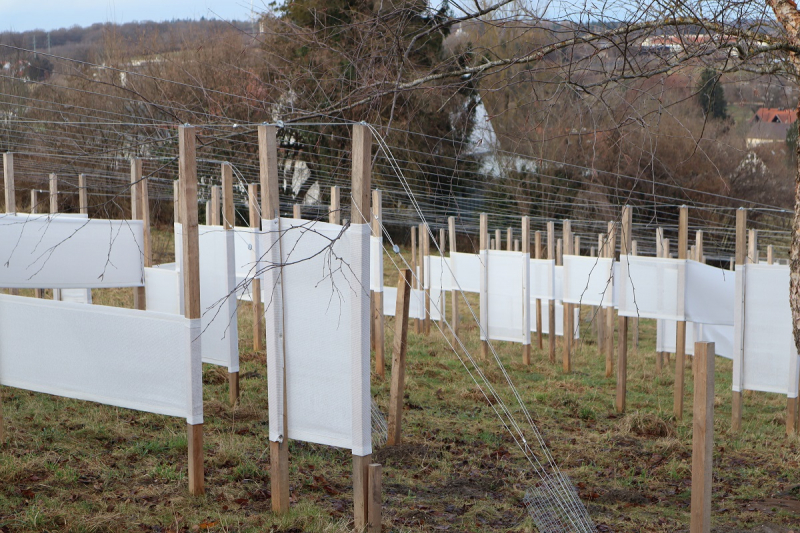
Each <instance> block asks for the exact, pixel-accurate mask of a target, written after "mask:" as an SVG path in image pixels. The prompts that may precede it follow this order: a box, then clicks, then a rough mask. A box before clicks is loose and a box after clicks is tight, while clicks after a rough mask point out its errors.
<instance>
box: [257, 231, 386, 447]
mask: <svg viewBox="0 0 800 533" xmlns="http://www.w3.org/2000/svg"><path fill="white" fill-rule="evenodd" d="M279 223H280V233H277V230H278V224H279ZM262 228H264V229H265V230H267V235H268V236H267V241H268V242H267V244H266V245H265V246H264V247H263V249H264V250H269V252H268V261H269V262H270V263H271V265H269V264H267V265H265V266H266V267H269V266H278V265H281V264H283V265H284V266H283V267H282V268H272V269H270V270H269V271H268V272H272V273H275V275H272V276H265V278H266V279H265V284H266V288H265V292H266V293H267V294H270V295H272V297H271V300H269V301H268V302H267V304H266V313H265V315H266V323H267V327H268V328H270V329H268V331H271V332H273V333H272V334H271V335H268V336H267V340H268V346H267V354H268V358H267V368H268V370H267V373H268V376H269V377H270V380H269V409H270V439H271V440H273V441H280V440H282V439H283V437H284V435H286V436H288V438H291V439H296V440H303V441H307V442H316V443H319V444H327V445H331V446H339V447H343V448H349V449H351V450H352V451H353V454H355V455H358V456H364V455H367V454H370V453H372V442H371V440H372V435H371V422H370V416H371V410H370V385H369V377H370V376H369V361H370V351H369V302H370V297H369V287H370V284H369V276H370V272H369V270H370V268H369V256H370V254H369V234H370V229H369V226H368V225H365V224H354V225H351V226H350V228H348V229H347V231H345V232H344V234H341V232H342V227H341V226H337V225H333V224H327V223H324V222H310V221H308V220H295V219H284V218H282V219H280V222H279V221H278V220H277V219H276V220H264V221H263V222H262ZM340 234H341V235H340ZM278 235H280V245H279V246H270V245H271V244H272V243H273V242H274V241H275V239H276V238H277V237H278ZM337 237H338V238H337ZM278 272H280V275H279V274H278ZM279 281H280V284H279V283H278V282H279ZM279 294H280V296H278V295H279ZM281 323H282V325H283V327H282V328H281V327H280V324H281ZM271 328H274V329H271ZM309 328H311V329H309ZM281 332H283V335H281ZM281 341H282V342H281ZM278 344H282V349H281V348H278V347H277V345H278ZM282 369H285V380H286V406H284V405H283V390H282V388H281V387H279V386H274V385H277V382H278V381H282V380H281V377H282V376H283V372H282ZM284 409H285V412H286V413H287V417H288V427H287V428H284V427H283V413H284Z"/></svg>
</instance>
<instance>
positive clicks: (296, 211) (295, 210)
mask: <svg viewBox="0 0 800 533" xmlns="http://www.w3.org/2000/svg"><path fill="white" fill-rule="evenodd" d="M292 217H293V218H296V219H302V218H303V207H302V206H301V205H300V204H294V205H292Z"/></svg>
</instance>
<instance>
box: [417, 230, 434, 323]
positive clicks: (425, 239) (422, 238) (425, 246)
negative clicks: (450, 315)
mask: <svg viewBox="0 0 800 533" xmlns="http://www.w3.org/2000/svg"><path fill="white" fill-rule="evenodd" d="M419 232H420V233H419V252H420V258H419V264H420V271H421V272H422V275H421V276H420V281H421V282H422V284H423V288H424V290H425V295H424V300H423V302H424V305H425V310H424V317H425V318H423V320H422V329H423V332H424V333H425V335H430V334H431V288H430V287H429V286H426V283H425V279H426V278H427V277H430V273H429V272H426V268H425V258H426V257H429V256H430V255H431V238H430V228H429V227H428V225H427V224H420V228H419Z"/></svg>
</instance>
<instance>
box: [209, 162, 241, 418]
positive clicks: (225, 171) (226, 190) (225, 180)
mask: <svg viewBox="0 0 800 533" xmlns="http://www.w3.org/2000/svg"><path fill="white" fill-rule="evenodd" d="M217 196H219V194H218V193H217ZM217 205H218V206H219V198H217ZM219 212H220V209H219V208H217V209H215V210H214V213H215V215H216V216H217V217H219ZM235 216H236V214H235V212H234V209H233V168H232V167H231V164H230V163H222V227H223V228H224V230H225V231H233V227H234V223H235V221H236V218H235ZM228 400H229V401H230V403H231V405H236V402H238V401H239V372H238V371H237V372H228Z"/></svg>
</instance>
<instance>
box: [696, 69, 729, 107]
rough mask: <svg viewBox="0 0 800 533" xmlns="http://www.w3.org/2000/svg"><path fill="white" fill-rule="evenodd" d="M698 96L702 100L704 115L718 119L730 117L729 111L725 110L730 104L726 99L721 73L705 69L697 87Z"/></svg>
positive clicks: (701, 105)
mask: <svg viewBox="0 0 800 533" xmlns="http://www.w3.org/2000/svg"><path fill="white" fill-rule="evenodd" d="M697 98H698V99H699V100H700V107H701V108H703V115H704V116H706V117H709V118H718V119H725V118H728V113H727V112H726V111H725V108H726V107H727V105H728V104H727V102H726V101H725V91H724V90H723V89H722V84H721V83H720V76H719V74H717V73H716V72H714V70H713V69H710V68H706V69H703V72H702V74H701V75H700V83H699V84H698V87H697Z"/></svg>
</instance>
